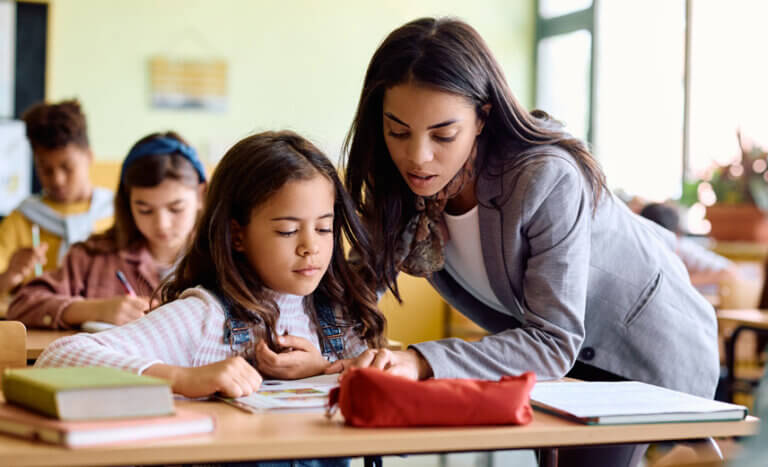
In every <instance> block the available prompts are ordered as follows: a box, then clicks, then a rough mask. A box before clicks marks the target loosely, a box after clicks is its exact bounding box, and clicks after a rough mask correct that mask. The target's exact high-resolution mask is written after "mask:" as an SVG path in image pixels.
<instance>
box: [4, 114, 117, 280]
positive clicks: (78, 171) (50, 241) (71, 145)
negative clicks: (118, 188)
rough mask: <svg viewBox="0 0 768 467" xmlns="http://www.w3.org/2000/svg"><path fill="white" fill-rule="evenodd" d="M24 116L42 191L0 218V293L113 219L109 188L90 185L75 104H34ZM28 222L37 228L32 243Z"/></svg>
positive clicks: (88, 159) (82, 121)
mask: <svg viewBox="0 0 768 467" xmlns="http://www.w3.org/2000/svg"><path fill="white" fill-rule="evenodd" d="M23 119H24V122H25V124H26V128H27V138H28V139H29V142H30V144H31V145H32V151H33V154H34V161H35V171H36V173H37V177H38V179H39V180H40V183H41V184H42V186H43V193H42V195H41V196H37V195H33V196H30V197H29V198H27V199H26V200H24V201H23V202H22V203H21V204H20V205H19V207H18V208H16V209H15V210H14V211H13V212H11V214H10V215H8V217H7V218H5V219H4V220H3V221H2V223H0V294H5V293H8V292H9V291H11V290H12V289H13V288H15V287H16V286H18V285H19V284H21V283H22V282H23V281H24V280H25V279H26V278H27V277H29V276H30V275H31V273H32V271H33V269H34V265H35V264H42V265H45V269H46V270H51V269H55V268H56V267H57V265H58V264H59V261H60V260H61V259H62V258H63V257H64V254H65V253H66V252H67V249H68V248H69V246H70V245H72V244H73V243H75V242H78V241H82V240H85V239H86V238H88V235H90V234H91V232H94V231H96V232H99V231H103V230H105V229H107V228H108V227H109V226H110V225H111V223H112V192H111V191H109V190H105V189H102V188H94V187H93V186H91V181H90V172H89V170H90V166H91V161H92V159H93V155H92V154H91V149H90V145H89V143H88V131H87V128H86V122H85V115H83V113H82V111H81V110H80V104H79V103H78V102H77V101H76V100H71V101H63V102H60V103H58V104H38V105H36V106H34V107H32V108H30V109H29V110H27V112H25V113H24V116H23ZM33 225H38V226H39V227H38V228H39V232H40V238H39V240H40V243H39V245H37V246H36V247H33V233H32V231H33Z"/></svg>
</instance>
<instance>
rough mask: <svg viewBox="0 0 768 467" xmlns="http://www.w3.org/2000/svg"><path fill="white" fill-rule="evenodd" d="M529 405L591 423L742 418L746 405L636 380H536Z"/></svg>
mask: <svg viewBox="0 0 768 467" xmlns="http://www.w3.org/2000/svg"><path fill="white" fill-rule="evenodd" d="M531 405H532V406H533V407H534V408H536V409H539V410H543V411H546V412H550V413H554V414H557V415H562V416H564V417H567V418H570V419H573V420H576V421H579V422H582V423H586V424H590V425H620V424H627V423H677V422H706V421H728V420H743V419H744V417H746V415H747V408H746V407H744V406H742V405H735V404H727V403H725V402H719V401H713V400H710V399H705V398H703V397H696V396H692V395H690V394H686V393H683V392H679V391H673V390H671V389H665V388H662V387H659V386H653V385H651V384H646V383H640V382H636V381H621V382H575V383H566V382H548V383H546V382H545V383H537V384H536V386H534V388H533V391H531Z"/></svg>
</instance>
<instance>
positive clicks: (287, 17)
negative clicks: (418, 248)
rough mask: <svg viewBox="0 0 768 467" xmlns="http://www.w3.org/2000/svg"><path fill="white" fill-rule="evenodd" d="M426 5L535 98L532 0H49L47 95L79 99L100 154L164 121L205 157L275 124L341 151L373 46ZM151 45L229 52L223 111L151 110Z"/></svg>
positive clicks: (118, 152)
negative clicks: (458, 21) (463, 29)
mask: <svg viewBox="0 0 768 467" xmlns="http://www.w3.org/2000/svg"><path fill="white" fill-rule="evenodd" d="M425 15H452V16H458V17H461V18H463V19H465V20H467V21H469V22H470V23H471V24H472V25H473V26H475V27H476V28H477V29H478V30H479V31H480V33H481V34H482V35H483V36H484V37H485V39H486V40H487V41H488V43H489V45H490V46H491V48H492V49H493V51H494V52H495V54H496V56H497V58H498V59H499V61H500V62H501V63H502V65H503V66H504V69H505V71H506V73H507V77H508V79H509V81H510V84H511V86H512V88H513V89H514V90H515V91H516V92H517V94H518V96H519V97H520V98H521V100H522V101H523V102H524V103H527V102H530V96H529V89H530V77H531V67H532V65H531V55H532V53H531V51H532V48H533V45H532V44H533V36H534V26H533V25H534V22H533V1H532V0H483V1H480V2H468V1H466V0H423V1H418V2H414V1H410V0H395V1H386V2H367V1H359V0H328V1H316V0H292V1H287V2H281V1H266V0H264V1H255V0H109V1H104V0H50V37H49V50H48V55H49V58H48V77H47V80H46V82H47V90H46V97H47V99H49V100H58V99H62V98H67V97H73V96H76V97H79V98H80V99H81V100H82V103H83V106H84V109H85V111H86V112H87V115H88V118H89V125H90V136H91V140H92V144H93V149H94V153H95V154H96V155H97V157H98V158H99V159H111V160H119V159H121V158H122V157H123V155H125V153H126V152H127V150H128V148H129V147H130V145H131V144H132V143H133V142H134V141H136V140H137V139H138V138H139V137H141V136H142V135H144V134H146V133H149V132H151V131H157V130H160V129H166V128H173V129H176V130H178V131H180V132H181V134H182V135H184V136H185V137H187V138H188V139H189V140H190V141H191V142H192V143H193V144H194V145H195V146H197V147H198V149H199V150H200V152H201V154H202V155H203V157H204V158H205V159H207V162H210V163H213V162H215V160H216V159H217V158H218V157H219V156H220V155H221V154H222V153H223V150H225V149H226V147H227V146H229V145H230V144H231V143H233V142H234V141H236V140H237V139H239V138H241V137H243V136H245V135H247V134H249V133H251V132H253V131H255V130H264V129H276V128H291V129H294V130H296V131H299V132H300V133H302V134H304V135H306V136H308V137H310V138H311V139H313V140H314V141H315V142H316V143H317V144H319V145H320V147H321V148H322V149H324V150H326V151H327V152H328V154H329V156H330V157H331V158H332V159H336V158H337V156H338V152H339V148H340V147H341V142H342V140H343V137H344V134H345V132H346V130H347V129H348V126H349V123H350V122H351V120H352V116H353V114H354V109H355V105H356V100H357V98H358V96H359V93H360V87H361V84H362V79H363V75H364V72H365V68H366V66H367V63H368V61H369V59H370V57H371V55H372V53H373V51H374V50H375V48H376V46H377V45H378V44H379V43H380V41H381V40H382V39H383V38H384V37H385V36H386V34H387V33H389V32H390V31H391V30H392V29H394V28H395V27H397V26H399V25H401V24H403V23H405V22H406V21H409V20H411V19H414V18H417V17H420V16H425ZM155 55H166V56H169V57H181V58H192V59H213V58H223V59H225V60H227V61H228V63H229V109H228V111H227V112H224V113H206V112H200V111H170V110H155V109H152V108H151V107H150V106H149V99H150V95H149V89H148V82H149V77H148V71H147V68H148V65H147V63H148V59H149V58H150V57H152V56H155ZM209 148H213V150H210V149H209ZM209 152H210V153H211V155H209Z"/></svg>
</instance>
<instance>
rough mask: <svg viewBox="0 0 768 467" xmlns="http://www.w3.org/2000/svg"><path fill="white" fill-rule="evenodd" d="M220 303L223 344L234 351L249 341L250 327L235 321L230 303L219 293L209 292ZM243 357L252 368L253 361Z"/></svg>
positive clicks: (243, 322) (238, 320)
mask: <svg viewBox="0 0 768 467" xmlns="http://www.w3.org/2000/svg"><path fill="white" fill-rule="evenodd" d="M211 293H212V294H213V295H214V296H216V298H217V299H218V300H219V303H221V307H222V308H223V309H224V316H225V319H224V342H228V343H229V346H230V347H231V348H232V349H234V348H235V347H238V346H242V345H244V344H247V343H248V342H250V341H251V325H249V324H248V323H246V322H245V321H243V320H240V319H237V318H235V317H234V315H233V314H232V303H231V302H230V301H229V300H228V299H227V298H226V297H225V296H224V295H223V294H222V293H220V292H218V291H215V292H214V291H211ZM243 357H244V358H245V359H246V360H247V361H248V363H250V364H251V365H252V366H254V367H255V366H256V365H255V363H256V362H254V361H252V359H251V358H250V357H248V356H247V355H245V354H244V355H243Z"/></svg>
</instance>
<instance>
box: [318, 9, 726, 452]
mask: <svg viewBox="0 0 768 467" xmlns="http://www.w3.org/2000/svg"><path fill="white" fill-rule="evenodd" d="M563 79H567V77H563ZM627 92H632V90H631V89H628V90H627ZM628 144H631V142H628ZM345 149H346V152H347V160H346V164H345V170H346V183H347V188H348V189H349V190H350V192H351V194H352V197H353V199H354V200H355V202H356V203H357V208H358V210H359V212H360V214H361V216H362V217H363V218H364V220H365V221H366V222H367V225H368V227H369V228H370V231H371V235H372V244H371V248H370V251H369V252H368V253H369V255H368V257H369V258H373V260H372V261H373V263H374V264H373V265H372V266H373V270H374V271H375V272H376V274H377V276H376V277H373V278H370V279H371V280H373V281H377V282H378V284H377V285H378V286H379V288H380V289H384V288H389V289H390V290H391V291H392V292H394V294H395V295H396V296H398V297H399V294H398V290H397V285H396V278H397V275H398V273H399V272H400V271H403V272H406V273H408V274H412V275H416V276H422V277H426V278H427V279H428V280H429V281H430V282H431V283H432V285H433V286H434V287H435V288H436V289H437V290H438V292H439V293H440V294H441V295H442V296H443V298H445V299H446V300H447V301H448V302H449V303H450V304H451V305H453V306H454V307H455V308H456V309H458V310H459V311H460V312H462V313H464V314H465V315H467V316H468V317H469V318H471V319H472V320H474V321H475V322H476V323H477V324H479V325H480V326H482V327H484V328H485V329H487V330H488V331H490V332H491V335H490V336H488V337H486V338H484V339H482V340H480V341H478V342H465V341H463V340H459V339H443V340H438V341H433V342H424V343H420V344H416V345H413V346H411V347H410V348H409V349H408V350H405V351H400V352H393V351H389V350H370V351H368V352H366V353H364V354H363V355H361V356H360V357H359V358H358V359H357V360H356V361H354V362H339V363H337V364H336V365H334V366H332V367H331V371H334V370H336V371H338V370H341V369H342V367H343V366H344V365H349V364H352V365H355V366H376V367H380V368H383V369H385V370H387V371H391V372H394V373H397V374H401V375H405V376H408V377H410V378H414V379H416V378H418V379H423V378H428V377H432V376H433V377H437V378H443V377H451V378H462V377H464V378H491V379H496V378H499V377H500V376H501V375H505V374H519V373H522V372H525V371H529V370H530V371H534V372H535V373H536V375H537V376H538V378H539V379H553V378H561V377H563V376H565V375H570V376H574V377H577V378H581V379H587V380H610V379H632V380H639V381H645V382H648V383H652V384H656V385H660V386H664V387H668V388H672V389H676V390H680V391H685V392H688V393H691V394H696V395H699V396H705V397H712V395H713V394H714V390H715V385H716V383H717V379H718V372H719V371H718V370H719V364H718V353H717V342H716V339H717V337H716V335H717V332H716V329H717V325H716V320H715V314H714V311H713V309H712V307H711V306H710V305H709V304H708V303H707V302H706V301H705V300H704V299H703V298H702V297H701V296H700V295H699V294H698V293H697V291H696V290H695V289H694V288H693V287H692V286H691V284H690V280H689V278H688V275H687V272H686V270H685V268H684V266H683V264H682V263H681V262H680V260H679V259H678V258H677V256H676V255H675V253H674V251H672V249H671V248H670V247H669V245H671V244H673V239H672V238H671V237H670V235H671V234H670V233H669V232H667V231H665V230H663V229H662V228H660V227H658V226H656V225H655V224H653V223H651V222H649V221H647V220H645V219H642V218H640V217H639V216H636V215H635V214H633V213H631V212H630V211H629V210H628V209H627V208H626V207H625V206H624V205H623V204H622V203H621V202H620V201H618V200H616V199H615V198H614V197H613V196H612V194H611V193H610V192H609V191H608V190H607V188H606V183H605V177H604V175H603V173H602V171H601V169H600V167H599V165H598V163H597V161H596V160H595V159H594V158H593V157H592V155H591V154H590V153H589V151H588V149H587V147H586V146H585V144H584V143H583V142H582V141H580V140H578V139H576V138H573V137H572V136H571V135H569V134H568V133H566V132H565V130H564V129H563V127H562V126H561V125H560V124H559V123H558V122H556V121H555V120H553V119H551V118H550V117H549V116H548V115H546V114H545V113H544V112H541V111H534V112H528V111H526V110H525V109H524V108H523V107H522V106H521V105H520V104H519V103H518V102H517V100H516V99H515V98H514V96H513V95H512V92H511V91H510V89H509V87H508V85H507V83H506V81H505V78H504V74H503V72H502V69H501V67H500V66H499V65H498V63H497V62H496V60H495V59H494V57H493V56H492V54H491V52H490V50H489V49H488V47H487V46H486V44H485V43H484V41H483V40H482V38H481V37H480V36H479V34H478V33H477V32H476V31H475V30H474V29H472V28H471V27H470V26H469V25H467V24H465V23H463V22H461V21H457V20H451V19H439V20H435V19H431V18H424V19H420V20H415V21H412V22H410V23H408V24H406V25H404V26H402V27H400V28H398V29H396V30H395V31H393V32H392V33H391V34H390V35H389V36H388V37H387V38H386V39H385V40H384V42H383V43H382V44H381V45H380V46H379V48H378V49H377V50H376V52H375V54H374V55H373V58H372V59H371V62H370V64H369V67H368V70H367V73H366V76H365V80H364V83H363V90H362V93H361V96H360V101H359V105H358V108H357V112H356V115H355V118H354V121H353V124H352V127H351V129H350V132H349V134H348V136H347V140H346V144H345ZM561 462H562V459H561ZM619 464H620V463H616V464H614V465H619ZM574 465H575V464H574ZM595 465H598V464H597V463H596V464H595Z"/></svg>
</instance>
